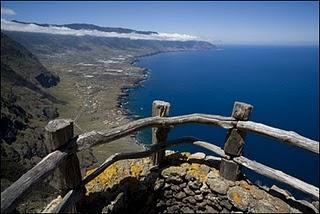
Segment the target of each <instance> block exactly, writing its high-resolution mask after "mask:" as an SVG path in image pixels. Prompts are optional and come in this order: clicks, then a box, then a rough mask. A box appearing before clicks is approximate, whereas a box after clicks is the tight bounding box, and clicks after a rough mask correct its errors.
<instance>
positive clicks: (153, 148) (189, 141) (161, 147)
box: [82, 137, 229, 185]
mask: <svg viewBox="0 0 320 214" xmlns="http://www.w3.org/2000/svg"><path fill="white" fill-rule="evenodd" d="M178 144H194V145H197V146H200V147H203V148H206V149H208V150H210V151H212V152H214V153H215V154H217V155H219V156H221V157H225V158H229V157H228V156H226V155H225V154H224V151H223V149H221V148H220V147H218V146H216V145H213V144H210V143H207V142H203V141H199V140H198V139H197V138H194V137H182V138H178V139H176V140H169V141H165V142H162V143H159V144H154V145H152V146H151V147H150V148H149V149H148V150H146V151H141V152H124V153H116V154H114V155H111V156H110V157H109V158H108V159H107V160H105V161H104V163H103V164H101V165H100V166H99V167H98V168H97V169H96V170H95V171H93V172H92V173H91V174H89V175H88V176H86V177H85V178H84V180H83V181H82V184H83V185H85V184H86V183H88V182H90V181H91V180H92V179H94V178H95V177H97V176H98V175H100V174H101V173H102V172H103V171H104V170H105V169H106V168H107V167H108V166H110V165H111V164H113V163H114V162H116V161H119V160H124V159H136V158H144V157H148V156H150V155H152V154H153V153H155V152H158V151H160V150H164V149H165V148H168V147H170V146H173V145H178Z"/></svg>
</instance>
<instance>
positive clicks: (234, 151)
mask: <svg viewBox="0 0 320 214" xmlns="http://www.w3.org/2000/svg"><path fill="white" fill-rule="evenodd" d="M244 138H245V133H243V132H241V131H239V130H238V129H231V130H230V131H229V132H228V134H227V140H226V143H225V144H224V151H225V153H226V154H228V155H232V156H235V157H237V156H241V154H242V152H243V147H244V143H245V142H244Z"/></svg>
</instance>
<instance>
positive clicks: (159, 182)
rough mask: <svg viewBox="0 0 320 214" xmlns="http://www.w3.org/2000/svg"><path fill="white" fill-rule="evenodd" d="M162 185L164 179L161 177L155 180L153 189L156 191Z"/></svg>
mask: <svg viewBox="0 0 320 214" xmlns="http://www.w3.org/2000/svg"><path fill="white" fill-rule="evenodd" d="M163 186H164V180H163V179H157V180H156V182H155V183H154V187H153V190H154V191H157V190H159V189H161V188H162V187H163Z"/></svg>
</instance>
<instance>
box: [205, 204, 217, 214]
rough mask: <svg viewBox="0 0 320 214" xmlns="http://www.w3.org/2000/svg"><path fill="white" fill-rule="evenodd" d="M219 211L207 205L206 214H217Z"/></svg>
mask: <svg viewBox="0 0 320 214" xmlns="http://www.w3.org/2000/svg"><path fill="white" fill-rule="evenodd" d="M217 212H218V211H217V210H215V209H213V208H212V207H210V206H208V205H206V213H217Z"/></svg>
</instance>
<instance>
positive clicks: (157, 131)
mask: <svg viewBox="0 0 320 214" xmlns="http://www.w3.org/2000/svg"><path fill="white" fill-rule="evenodd" d="M169 111H170V103H168V102H164V101H160V100H155V101H153V103H152V116H160V117H167V116H169ZM168 132H169V128H152V144H158V143H160V142H163V141H166V140H167V136H168ZM164 156H165V151H164V150H163V151H160V152H157V153H155V154H154V155H153V156H152V161H153V165H160V164H161V162H162V160H163V158H164Z"/></svg>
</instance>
